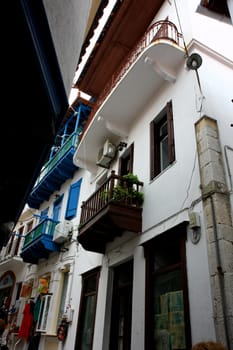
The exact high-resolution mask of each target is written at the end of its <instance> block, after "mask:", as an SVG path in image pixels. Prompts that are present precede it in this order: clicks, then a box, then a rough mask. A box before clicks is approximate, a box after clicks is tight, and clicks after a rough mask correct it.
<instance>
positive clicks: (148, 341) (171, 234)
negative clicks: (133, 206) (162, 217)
mask: <svg viewBox="0 0 233 350" xmlns="http://www.w3.org/2000/svg"><path fill="white" fill-rule="evenodd" d="M186 237H187V223H186V222H184V223H181V224H179V225H177V226H176V227H175V228H173V229H171V230H169V231H167V232H165V233H164V234H162V235H159V237H156V238H154V239H152V240H150V241H149V242H146V243H145V244H144V254H145V260H146V267H145V268H146V293H145V325H146V327H145V350H149V349H151V346H152V344H153V334H154V329H153V325H154V322H153V317H154V315H153V297H154V296H153V295H152V291H153V281H154V278H155V274H157V275H158V274H162V273H166V272H168V271H172V270H174V269H177V268H178V269H180V270H181V273H182V284H183V285H182V288H183V303H184V321H185V338H186V349H190V348H191V327H190V315H189V301H188V281H187V269H186V247H185V245H186V239H187V238H186ZM161 240H163V242H164V243H163V244H164V246H166V244H167V245H169V246H170V247H173V243H172V240H173V242H175V241H176V242H179V249H180V261H178V262H176V263H174V264H171V265H168V266H166V267H163V268H161V269H160V270H157V271H156V273H155V272H153V259H154V254H155V253H154V252H155V248H156V246H158V243H159V241H160V242H161ZM165 242H166V243H165ZM172 249H173V248H172Z"/></svg>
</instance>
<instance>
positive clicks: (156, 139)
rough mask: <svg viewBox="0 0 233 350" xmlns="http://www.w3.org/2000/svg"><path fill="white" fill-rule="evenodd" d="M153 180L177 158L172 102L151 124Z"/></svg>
mask: <svg viewBox="0 0 233 350" xmlns="http://www.w3.org/2000/svg"><path fill="white" fill-rule="evenodd" d="M150 152H151V180H152V179H153V178H154V177H155V176H157V175H158V174H160V173H161V172H162V171H163V170H164V169H166V168H167V167H168V166H169V164H171V163H172V162H174V160H175V146H174V132H173V113H172V102H171V101H170V102H168V103H167V105H166V107H165V108H164V109H163V110H162V112H161V113H160V114H159V115H158V117H157V118H156V119H155V120H153V121H152V122H151V124H150Z"/></svg>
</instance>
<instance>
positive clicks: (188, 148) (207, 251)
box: [0, 0, 233, 350]
mask: <svg viewBox="0 0 233 350" xmlns="http://www.w3.org/2000/svg"><path fill="white" fill-rule="evenodd" d="M208 3H209V2H208V1H207V2H206V3H205V4H204V3H203V4H202V3H201V2H200V1H198V0H192V1H189V2H183V1H179V0H177V1H173V0H171V1H164V2H163V3H162V5H161V7H160V9H159V11H157V13H156V15H155V17H154V19H153V21H152V23H150V24H148V30H147V32H146V33H145V35H144V37H143V38H142V39H141V41H140V42H139V44H138V45H137V47H136V48H135V49H134V51H133V52H132V53H131V54H130V56H128V57H127V60H126V63H125V64H124V65H123V66H122V67H123V68H122V69H121V70H120V71H118V72H117V73H116V74H115V76H114V77H113V79H112V81H111V84H110V85H108V86H106V88H105V90H104V91H103V93H102V94H101V95H100V96H99V98H98V99H97V101H96V102H95V103H94V102H93V100H90V101H84V100H82V99H80V98H79V97H77V100H76V101H75V102H74V104H73V105H72V108H70V109H69V111H68V113H67V119H66V121H67V122H66V123H65V124H64V128H63V129H62V132H63V133H62V134H60V136H61V137H60V139H59V140H60V141H59V142H58V143H57V144H56V145H55V146H56V147H57V148H56V150H55V153H53V154H52V153H51V154H52V155H51V159H50V160H49V161H48V164H50V165H49V168H46V166H45V169H47V170H46V171H45V170H42V172H43V171H44V174H43V173H42V175H41V178H40V179H39V182H38V183H37V184H36V185H35V187H34V190H33V191H32V193H31V195H30V196H29V206H30V207H31V208H33V215H34V216H32V218H34V219H33V220H34V223H33V227H34V228H33V230H32V231H30V230H28V231H29V234H28V236H27V235H26V237H25V240H26V239H28V241H26V243H25V242H24V246H23V248H22V253H21V257H22V259H23V261H24V262H25V263H26V267H25V265H22V269H24V270H22V271H24V277H20V279H21V281H22V285H23V286H26V285H30V290H29V292H28V291H26V292H25V290H24V294H23V293H21V296H20V298H21V300H23V301H24V304H23V305H24V307H25V305H27V303H28V302H29V301H30V300H32V301H33V303H34V304H35V305H36V302H37V301H38V299H40V302H41V304H40V309H39V314H38V315H37V317H36V319H34V320H35V321H36V322H35V323H36V324H35V328H34V331H35V334H34V335H35V336H36V335H38V334H39V336H38V338H37V339H38V345H37V346H38V349H40V350H42V349H46V350H47V349H80V350H84V349H85V350H89V349H93V350H99V349H103V350H104V349H106V350H107V349H111V350H114V349H124V350H127V349H133V350H142V349H145V350H148V349H151V348H154V349H190V348H191V346H192V345H193V344H195V343H196V342H199V341H205V340H213V341H219V342H222V343H223V344H224V345H226V346H227V348H228V350H230V349H231V350H232V349H233V348H232V344H233V341H232V340H233V306H232V305H233V300H232V299H233V296H232V289H233V278H232V277H233V263H232V262H233V250H232V242H233V221H232V220H233V218H232V212H233V210H232V208H233V192H232V186H233V141H232V139H233V138H232V135H233V127H232V123H233V103H232V99H233V95H232V81H233V51H232V47H231V45H230V44H229V38H231V37H232V34H233V27H232V22H233V17H231V16H232V14H231V7H232V4H231V1H228V2H226V6H228V9H229V12H228V13H227V14H226V15H225V13H224V14H222V13H221V14H219V13H218V11H219V9H218V11H217V10H216V8H214V11H213V9H212V8H210V5H209V4H208ZM216 3H217V2H216ZM224 3H225V2H224ZM208 6H209V8H208ZM216 6H217V5H216ZM217 7H218V6H217ZM216 11H217V12H216ZM106 70H107V67H106ZM82 113H83V114H82ZM72 120H73V122H71V121H72ZM69 123H70V124H69ZM69 127H72V128H73V129H72V130H74V132H75V134H73V133H71V132H70V131H69ZM64 135H65V136H64ZM74 135H75V136H74ZM66 137H68V139H69V140H70V139H71V138H73V137H74V139H75V142H74V143H72V145H73V146H72V147H73V151H72V152H73V153H70V154H72V165H71V163H70V159H71V158H70V157H69V164H68V163H65V162H64V163H62V162H63V160H64V157H65V155H66V153H65V152H66V151H64V152H63V153H62V156H59V152H61V151H62V150H64V147H66V146H65V145H67V142H68V141H67V138H66ZM62 138H63V139H62ZM61 140H62V141H61ZM55 157H57V158H55ZM54 159H55V160H54ZM52 160H53V163H52ZM49 162H50V163H49ZM51 164H52V165H51ZM60 164H63V165H62V169H63V170H61V168H59V166H60ZM67 164H68V165H67ZM55 167H57V168H56V169H58V170H56V171H55V172H54V173H53V175H52V177H53V181H52V182H51V181H50V180H49V174H50V172H51V171H52V170H51V169H54V168H55ZM127 173H130V174H131V173H132V174H136V175H137V177H138V179H139V182H137V181H136V182H134V185H133V186H136V185H135V183H136V184H138V186H139V187H135V188H136V190H135V191H136V192H138V191H140V192H142V193H143V203H142V204H140V205H137V204H134V202H133V199H134V198H135V197H133V199H132V198H130V202H127V204H125V203H123V202H122V201H123V200H125V199H126V197H127V200H129V197H130V193H131V194H132V192H131V189H129V187H128V186H129V185H128V182H127V181H125V180H124V179H125V178H124V175H126V174H127ZM64 174H65V175H64ZM67 174H68V175H67ZM60 178H61V180H59V181H60V182H59V181H58V179H60ZM110 179H112V182H111V180H110ZM55 180H57V182H59V184H56V181H55ZM134 180H135V179H134ZM43 181H44V182H43ZM116 183H118V185H119V183H120V184H121V185H122V184H123V187H124V186H125V187H124V190H126V192H127V193H126V194H125V192H124V193H123V192H121V194H120V195H121V196H122V197H121V202H119V197H118V198H116V197H114V194H115V193H116V192H114V190H113V188H114V186H116ZM47 188H49V190H47ZM42 190H43V191H42ZM121 190H122V188H121ZM42 192H43V195H42ZM45 192H46V200H45V199H44V198H45V197H44V193H45ZM122 193H123V194H122ZM133 193H135V192H133ZM110 199H111V200H110ZM116 202H118V203H116ZM129 207H130V208H129ZM35 214H36V215H35ZM35 221H36V222H35ZM43 225H44V226H43ZM38 227H39V229H38ZM41 227H43V229H42V231H41ZM38 230H39V231H38ZM43 230H44V231H43ZM30 232H33V234H32V233H30ZM36 232H40V233H38V236H37V233H36ZM47 236H51V239H50V241H49V243H48V241H47V240H46V239H47V238H46V237H47ZM38 237H40V238H39V241H38ZM38 252H39V253H38ZM37 253H38V255H37ZM8 270H10V268H9V269H8ZM41 283H45V285H43V286H42V285H41ZM25 288H26V287H25ZM0 291H1V289H0ZM20 298H19V299H20ZM30 298H31V299H30ZM14 300H15V298H13V299H12V303H13V301H14ZM41 305H42V306H43V307H42V306H41ZM20 310H21V312H22V305H21V309H20ZM18 317H21V318H22V314H21V313H20V312H19V313H18ZM62 320H64V321H65V326H66V327H67V328H65V335H64V338H61V339H59V335H58V328H59V326H61V322H62ZM19 327H20V325H19ZM17 331H19V329H18V330H17ZM18 335H19V333H17V332H16V333H15V334H13V335H11V336H10V341H11V348H12V349H13V346H15V349H27V347H28V344H29V342H30V340H29V339H28V340H26V339H25V337H24V336H22V337H18ZM17 339H20V341H19V343H18V345H15V343H16V341H17Z"/></svg>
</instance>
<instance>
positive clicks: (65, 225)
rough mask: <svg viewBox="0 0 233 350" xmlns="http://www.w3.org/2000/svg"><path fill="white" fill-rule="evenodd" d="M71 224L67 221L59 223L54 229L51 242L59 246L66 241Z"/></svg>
mask: <svg viewBox="0 0 233 350" xmlns="http://www.w3.org/2000/svg"><path fill="white" fill-rule="evenodd" d="M71 229H72V224H71V222H70V221H68V220H64V221H62V222H59V223H58V224H57V225H56V226H55V229H54V234H53V242H55V243H58V244H61V243H64V242H65V241H67V240H68V238H69V234H70V232H71Z"/></svg>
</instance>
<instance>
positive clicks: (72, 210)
mask: <svg viewBox="0 0 233 350" xmlns="http://www.w3.org/2000/svg"><path fill="white" fill-rule="evenodd" d="M81 182H82V179H80V180H79V181H77V182H75V183H74V184H72V185H71V186H70V193H69V198H68V203H67V208H66V219H72V218H73V217H74V216H75V215H76V211H77V205H78V200H79V193H80V186H81Z"/></svg>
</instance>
